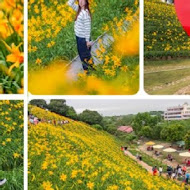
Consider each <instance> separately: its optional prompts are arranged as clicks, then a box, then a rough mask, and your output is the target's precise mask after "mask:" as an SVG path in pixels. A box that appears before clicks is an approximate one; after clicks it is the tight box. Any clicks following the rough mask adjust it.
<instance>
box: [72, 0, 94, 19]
mask: <svg viewBox="0 0 190 190" xmlns="http://www.w3.org/2000/svg"><path fill="white" fill-rule="evenodd" d="M78 1H79V0H78ZM85 1H86V3H85V5H84V9H87V10H88V12H89V14H90V17H91V12H90V6H89V1H88V0H85ZM81 10H82V9H81V7H80V5H79V8H78V11H77V15H76V18H75V20H77V18H78V16H79V14H80V12H81Z"/></svg>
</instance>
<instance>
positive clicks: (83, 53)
mask: <svg viewBox="0 0 190 190" xmlns="http://www.w3.org/2000/svg"><path fill="white" fill-rule="evenodd" d="M76 40H77V49H78V54H79V57H80V59H81V62H82V67H83V69H84V70H88V61H89V60H90V58H91V47H90V48H88V47H87V45H86V39H85V38H80V37H78V36H76Z"/></svg>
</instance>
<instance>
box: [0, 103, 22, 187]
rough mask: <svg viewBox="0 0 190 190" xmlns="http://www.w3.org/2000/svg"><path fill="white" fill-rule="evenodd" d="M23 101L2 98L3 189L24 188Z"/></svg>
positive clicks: (0, 171)
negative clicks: (4, 179)
mask: <svg viewBox="0 0 190 190" xmlns="http://www.w3.org/2000/svg"><path fill="white" fill-rule="evenodd" d="M23 124H24V122H23V101H20V100H14V101H13V100H12V101H9V100H0V179H3V178H6V179H7V182H6V183H5V185H3V186H1V187H0V189H1V190H15V189H16V190H17V189H19V190H22V189H24V188H23V174H24V171H23V149H24V147H23V126H24V125H23Z"/></svg>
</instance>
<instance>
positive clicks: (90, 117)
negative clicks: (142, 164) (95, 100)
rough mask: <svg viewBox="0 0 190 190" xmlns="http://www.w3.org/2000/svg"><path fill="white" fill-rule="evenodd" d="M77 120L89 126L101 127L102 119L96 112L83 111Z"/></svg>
mask: <svg viewBox="0 0 190 190" xmlns="http://www.w3.org/2000/svg"><path fill="white" fill-rule="evenodd" d="M79 120H81V121H84V122H86V123H88V124H90V125H93V124H100V125H101V123H102V120H103V117H102V116H101V115H100V114H99V113H98V112H97V111H90V110H85V111H83V112H82V113H81V114H79Z"/></svg>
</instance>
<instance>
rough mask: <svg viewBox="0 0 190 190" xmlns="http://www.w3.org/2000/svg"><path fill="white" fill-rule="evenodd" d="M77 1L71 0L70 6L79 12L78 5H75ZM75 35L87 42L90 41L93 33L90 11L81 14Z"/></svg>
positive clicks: (77, 21)
mask: <svg viewBox="0 0 190 190" xmlns="http://www.w3.org/2000/svg"><path fill="white" fill-rule="evenodd" d="M75 1H76V0H69V1H68V5H69V6H70V7H71V8H73V10H75V11H76V12H77V11H78V8H79V7H78V5H77V4H76V3H75ZM74 28H75V35H76V36H78V37H80V38H85V39H86V41H87V42H88V41H90V33H91V17H90V14H89V11H88V10H87V9H86V10H84V9H82V10H81V12H80V13H79V15H78V17H77V20H76V21H75V27H74Z"/></svg>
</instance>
